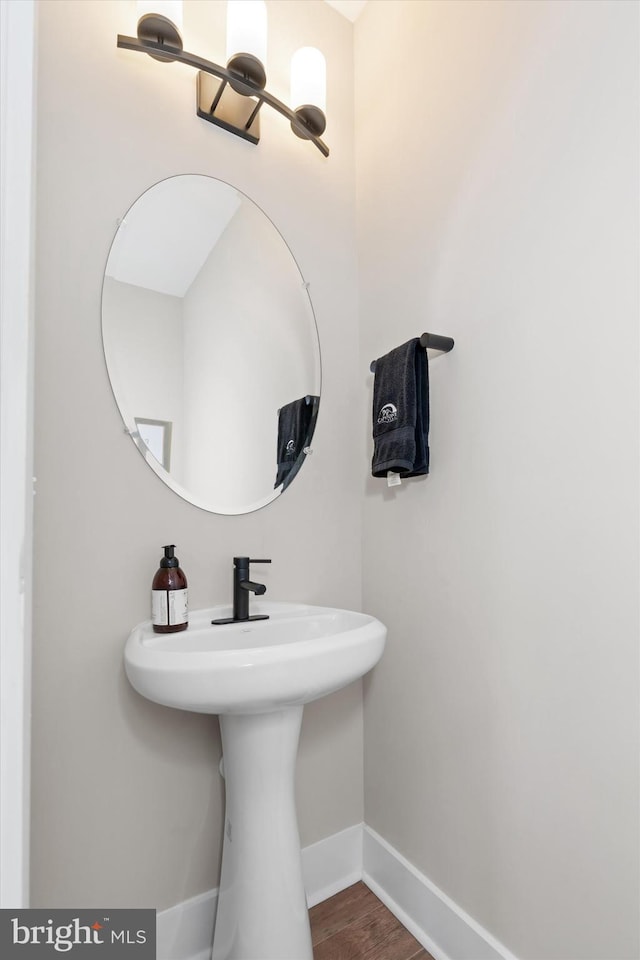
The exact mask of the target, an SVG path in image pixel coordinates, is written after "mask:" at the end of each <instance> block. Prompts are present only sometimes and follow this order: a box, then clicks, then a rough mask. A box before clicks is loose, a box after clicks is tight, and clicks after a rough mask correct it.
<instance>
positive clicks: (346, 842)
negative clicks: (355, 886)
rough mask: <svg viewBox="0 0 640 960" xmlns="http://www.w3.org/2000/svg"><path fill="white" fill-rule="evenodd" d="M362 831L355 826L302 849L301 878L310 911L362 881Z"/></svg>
mask: <svg viewBox="0 0 640 960" xmlns="http://www.w3.org/2000/svg"><path fill="white" fill-rule="evenodd" d="M363 828H364V824H363V823H358V824H356V825H355V826H354V827H347V829H346V830H341V831H340V833H334V834H333V836H331V837H326V838H325V839H324V840H319V841H318V843H312V844H311V846H310V847H304V849H303V851H302V876H303V877H304V889H305V890H306V893H307V903H308V905H309V906H310V907H315V905H316V903H322V901H323V900H328V899H329V897H332V896H333V895H334V893H340V891H341V890H345V889H346V888H347V887H350V886H351V884H352V883H357V882H358V880H362V831H363Z"/></svg>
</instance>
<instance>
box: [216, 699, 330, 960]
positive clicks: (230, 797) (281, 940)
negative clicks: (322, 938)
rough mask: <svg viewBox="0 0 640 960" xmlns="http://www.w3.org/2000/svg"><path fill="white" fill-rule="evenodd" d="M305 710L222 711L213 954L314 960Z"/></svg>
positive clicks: (235, 959)
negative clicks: (300, 786)
mask: <svg viewBox="0 0 640 960" xmlns="http://www.w3.org/2000/svg"><path fill="white" fill-rule="evenodd" d="M302 710H303V708H302V707H301V706H300V707H288V708H286V709H284V710H278V711H274V712H273V713H262V714H256V715H253V714H249V715H234V714H225V715H223V716H221V717H220V730H221V732H222V749H223V755H224V776H225V786H226V811H225V825H224V846H223V852H222V876H221V880H220V893H219V896H218V912H217V917H216V928H215V936H214V939H213V957H212V960H313V951H312V948H311V933H310V930H309V917H308V912H307V902H306V897H305V892H304V886H303V882H302V863H301V858H300V839H299V836H298V824H297V819H296V808H295V795H294V774H295V763H296V753H297V749H298V738H299V736H300V724H301V722H302Z"/></svg>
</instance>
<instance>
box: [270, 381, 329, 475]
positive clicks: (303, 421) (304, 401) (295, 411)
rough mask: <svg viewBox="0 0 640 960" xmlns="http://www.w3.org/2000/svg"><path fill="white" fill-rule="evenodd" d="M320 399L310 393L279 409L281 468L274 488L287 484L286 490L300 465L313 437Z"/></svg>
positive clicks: (279, 459) (279, 467) (279, 465)
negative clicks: (305, 449)
mask: <svg viewBox="0 0 640 960" xmlns="http://www.w3.org/2000/svg"><path fill="white" fill-rule="evenodd" d="M318 399H319V398H318V397H314V396H310V395H309V396H306V397H301V398H300V399H299V400H292V401H291V403H285V405H284V407H281V408H280V410H279V411H278V470H277V474H276V482H275V483H274V485H273V486H274V489H275V488H276V487H279V486H280V484H283V487H282V489H283V490H284V489H285V488H286V487H287V486H288V485H289V484H290V483H291V481H292V480H293V478H294V476H295V475H296V473H297V472H298V469H299V468H300V465H301V463H302V460H303V457H302V454H303V451H304V448H305V447H308V446H309V443H310V440H311V436H310V434H311V432H312V426H313V425H314V424H315V418H316V415H317V408H318ZM294 468H295V469H294Z"/></svg>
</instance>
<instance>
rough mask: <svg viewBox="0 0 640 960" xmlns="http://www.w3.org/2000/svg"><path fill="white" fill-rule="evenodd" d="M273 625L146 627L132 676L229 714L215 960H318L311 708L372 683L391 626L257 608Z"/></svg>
mask: <svg viewBox="0 0 640 960" xmlns="http://www.w3.org/2000/svg"><path fill="white" fill-rule="evenodd" d="M252 613H255V614H268V615H269V619H268V620H255V621H246V622H243V623H234V624H226V625H224V626H222V625H218V626H212V625H211V620H213V619H220V618H223V617H225V616H230V611H229V609H228V607H223V606H220V607H211V608H210V609H208V610H200V611H198V612H196V613H194V614H190V617H189V628H188V630H186V631H184V632H182V633H174V634H164V635H163V634H155V633H153V629H152V627H151V624H150V622H149V621H146V622H145V623H142V624H140V625H139V626H138V627H136V628H135V630H133V631H132V633H131V634H130V636H129V639H128V640H127V644H126V647H125V668H126V672H127V676H128V677H129V680H130V682H131V684H132V685H133V686H134V687H135V689H136V690H137V691H138V692H139V693H141V694H142V695H143V696H145V697H147V698H148V699H149V700H154V701H155V702H156V703H162V704H164V705H165V706H169V707H177V708H179V709H182V710H195V711H197V712H199V713H217V714H220V729H221V732H222V749H223V756H224V771H225V784H226V815H225V831H224V845H223V854H222V877H221V880H220V892H219V897H218V913H217V917H216V928H215V937H214V942H213V957H212V960H313V952H312V949H311V936H310V932H309V920H308V914H307V904H306V898H305V893H304V887H303V883H302V869H301V862H300V842H299V837H298V827H297V821H296V811H295V800H294V771H295V759H296V752H297V747H298V737H299V733H300V724H301V721H302V710H303V707H304V704H305V703H309V702H310V701H311V700H316V699H318V698H319V697H323V696H325V695H326V694H328V693H332V692H333V691H334V690H339V689H340V688H341V687H344V686H346V684H348V683H351V681H353V680H356V679H357V678H358V677H361V676H363V674H365V673H367V671H369V670H370V669H371V668H372V667H373V666H375V664H376V663H377V662H378V660H379V659H380V657H381V655H382V651H383V649H384V644H385V639H386V633H387V631H386V628H385V627H384V626H383V624H381V623H380V621H378V620H376V619H375V618H374V617H370V616H367V615H366V614H363V613H354V612H352V611H350V610H335V609H333V608H330V607H313V606H305V605H301V604H300V605H299V604H287V603H272V602H270V601H259V602H256V601H254V603H253V604H252Z"/></svg>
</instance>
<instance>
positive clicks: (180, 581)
mask: <svg viewBox="0 0 640 960" xmlns="http://www.w3.org/2000/svg"><path fill="white" fill-rule="evenodd" d="M163 549H164V557H163V558H162V559H161V561H160V568H159V569H158V571H157V572H156V575H155V577H154V578H153V583H152V584H151V623H152V624H153V629H154V632H155V633H177V632H178V631H179V630H186V629H187V627H188V626H189V614H188V602H187V578H186V577H185V575H184V573H183V571H182V570H181V569H180V561H179V560H178V558H177V557H176V556H175V554H174V550H175V544H173V543H170V544H168V545H167V546H166V547H164V548H163Z"/></svg>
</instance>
